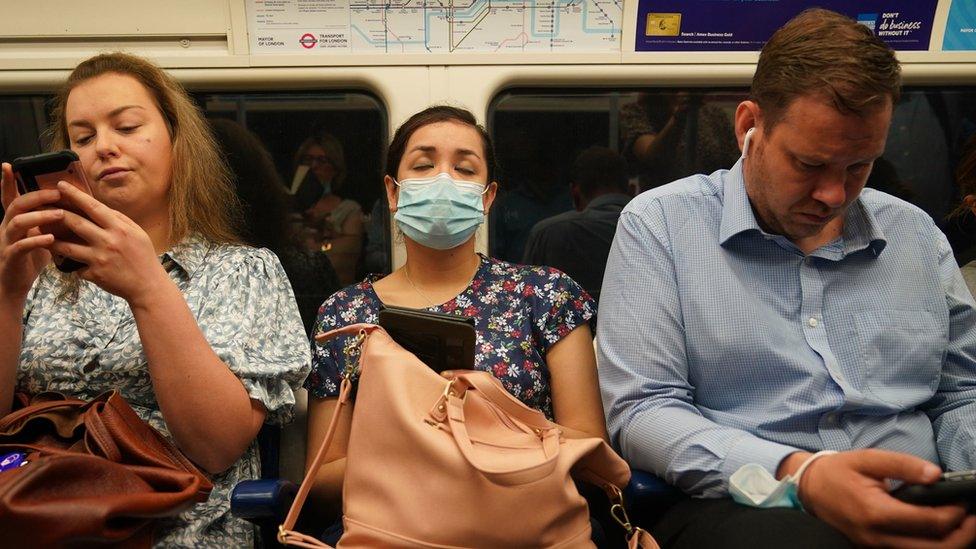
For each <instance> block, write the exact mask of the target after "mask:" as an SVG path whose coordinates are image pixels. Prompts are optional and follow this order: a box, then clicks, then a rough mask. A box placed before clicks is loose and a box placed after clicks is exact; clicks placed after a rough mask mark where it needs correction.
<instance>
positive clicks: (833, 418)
mask: <svg viewBox="0 0 976 549" xmlns="http://www.w3.org/2000/svg"><path fill="white" fill-rule="evenodd" d="M824 422H825V423H826V424H827V425H831V426H833V425H837V414H834V413H830V414H827V415H826V416H824Z"/></svg>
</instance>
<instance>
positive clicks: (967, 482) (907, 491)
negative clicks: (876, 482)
mask: <svg viewBox="0 0 976 549" xmlns="http://www.w3.org/2000/svg"><path fill="white" fill-rule="evenodd" d="M891 495H892V496H894V497H896V498H898V499H900V500H902V501H904V502H905V503H912V504H915V505H950V504H953V503H976V471H956V472H953V473H943V474H942V478H941V479H940V480H939V481H937V482H935V483H934V484H906V485H904V486H901V487H899V488H896V489H895V490H893V491H892V492H891ZM971 511H972V510H971Z"/></svg>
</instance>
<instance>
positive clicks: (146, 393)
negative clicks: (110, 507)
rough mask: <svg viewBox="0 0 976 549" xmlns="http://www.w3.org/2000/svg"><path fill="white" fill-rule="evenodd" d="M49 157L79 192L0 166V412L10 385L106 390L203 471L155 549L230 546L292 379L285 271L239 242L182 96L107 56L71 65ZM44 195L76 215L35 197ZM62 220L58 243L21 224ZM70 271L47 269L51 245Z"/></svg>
mask: <svg viewBox="0 0 976 549" xmlns="http://www.w3.org/2000/svg"><path fill="white" fill-rule="evenodd" d="M51 132H52V135H53V145H54V148H55V149H63V148H70V149H71V150H73V151H74V152H76V153H77V154H78V156H79V157H80V160H81V164H82V166H83V168H84V170H85V173H86V175H87V177H88V179H89V181H90V182H91V185H92V191H93V192H94V197H92V196H89V195H87V194H85V193H83V192H81V191H79V190H78V189H76V188H75V187H73V186H71V185H69V184H66V183H64V182H62V183H60V184H59V186H58V189H57V190H54V189H46V190H40V191H36V192H31V193H27V194H24V195H20V194H19V193H18V191H17V187H16V184H15V182H14V176H13V173H12V171H11V167H10V164H6V163H4V164H3V166H2V172H3V178H2V183H0V186H2V189H0V190H2V198H3V205H4V208H5V209H6V215H5V217H4V219H3V222H2V223H0V416H2V415H5V414H6V413H8V412H9V411H10V409H11V406H12V400H13V394H14V391H15V390H19V391H24V392H27V393H30V394H36V393H39V392H42V391H58V392H61V393H64V394H66V395H68V396H71V397H77V398H81V399H92V398H94V397H96V396H98V395H99V394H101V393H103V392H105V391H109V390H117V391H118V392H119V393H120V394H121V396H122V397H123V398H125V400H126V401H128V402H129V404H131V405H132V408H133V409H134V410H135V411H136V413H137V414H139V416H140V417H142V419H144V420H146V421H147V422H148V423H150V424H151V425H152V426H153V427H155V428H156V429H158V430H159V431H160V432H161V433H162V434H163V435H164V436H166V437H168V438H170V439H171V440H172V441H173V442H175V444H176V446H177V447H179V449H180V450H181V451H182V452H183V453H184V454H186V456H187V457H188V458H190V459H191V460H192V461H193V462H194V463H196V464H197V465H199V466H200V467H202V468H203V469H204V470H206V471H207V472H208V473H209V474H210V475H211V478H212V480H213V485H214V488H213V491H212V492H211V494H210V498H209V500H208V501H206V502H204V503H200V504H197V505H195V506H193V507H191V508H190V509H188V510H187V511H185V512H184V513H182V514H181V515H179V516H178V517H176V518H173V519H167V520H166V522H165V523H164V524H163V526H161V527H160V529H159V531H158V532H157V538H156V539H155V540H154V543H155V545H157V546H160V547H203V546H208V547H241V546H245V547H246V546H251V545H253V543H254V527H253V526H252V525H251V524H249V523H247V522H245V521H243V520H241V519H236V518H234V517H232V516H231V514H230V501H229V497H230V491H231V489H232V488H233V486H234V485H235V484H237V482H239V481H241V480H245V479H252V478H257V477H258V475H259V472H260V463H259V461H260V460H259V458H258V449H257V444H256V442H255V436H256V435H257V432H258V430H259V429H260V428H261V426H262V425H263V424H264V423H265V422H268V423H281V422H285V421H288V420H289V419H290V418H291V414H292V407H293V405H294V403H295V399H294V395H293V393H292V387H297V386H298V384H299V383H300V382H301V380H302V379H303V378H304V377H305V375H306V373H307V372H308V363H309V352H308V344H307V342H306V341H305V340H304V338H303V337H302V332H301V331H302V327H301V320H300V318H299V316H298V311H297V309H296V308H295V298H294V297H293V296H292V293H291V288H290V287H289V285H288V279H287V278H286V276H285V273H284V271H283V270H282V268H281V265H280V264H279V263H278V260H277V258H275V257H274V255H273V254H272V253H271V252H269V251H267V250H258V249H255V248H251V247H249V246H243V245H241V244H239V242H240V238H239V237H238V235H237V223H238V219H237V217H238V216H237V212H238V204H237V201H236V200H235V197H234V191H233V188H232V186H231V183H230V177H229V175H228V172H227V168H226V166H225V165H224V163H223V162H222V161H221V159H220V156H219V153H218V151H217V147H216V145H215V144H214V141H213V137H212V136H211V134H210V131H209V128H208V127H207V123H206V122H205V121H204V119H203V117H202V116H201V115H200V113H199V111H198V110H197V109H196V108H195V107H194V105H193V102H192V101H191V100H190V98H189V97H188V96H187V95H186V93H185V92H184V91H183V88H182V87H181V86H180V85H179V84H178V83H177V82H176V81H175V80H173V79H172V78H171V77H169V76H168V75H166V74H165V73H164V72H163V71H162V70H161V69H159V68H158V67H156V66H155V65H152V64H151V63H149V62H148V61H146V60H144V59H141V58H138V57H134V56H130V55H126V54H120V53H113V54H105V55H99V56H96V57H93V58H91V59H88V60H87V61H84V62H82V63H81V64H80V65H78V66H77V67H76V68H75V69H74V71H73V72H72V73H71V75H70V76H69V77H68V81H67V82H66V83H65V84H64V86H63V87H62V88H61V90H60V91H59V92H58V94H57V96H56V97H55V100H54V114H53V124H52V127H51ZM59 199H62V200H64V201H65V202H67V203H69V204H70V205H72V206H73V207H74V208H76V209H77V210H78V211H80V212H82V214H81V215H79V214H76V213H73V212H72V211H69V210H67V209H60V208H51V209H46V206H49V205H52V204H55V203H56V202H58V200H59ZM48 224H56V225H58V224H63V225H64V227H65V228H66V229H68V230H70V231H71V232H73V233H74V234H75V235H77V236H78V237H79V238H80V239H81V240H80V241H79V242H65V241H60V240H55V239H54V237H53V236H52V235H50V234H43V233H41V232H40V230H39V227H41V226H44V225H48ZM52 253H56V254H60V255H62V256H65V257H68V258H72V259H75V260H77V261H80V262H82V263H85V264H86V265H87V266H86V267H84V268H82V269H81V270H79V271H77V272H76V273H73V274H71V275H63V274H60V273H59V272H58V271H56V270H54V268H53V266H52V265H51V254H52Z"/></svg>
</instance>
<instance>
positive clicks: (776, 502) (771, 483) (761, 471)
mask: <svg viewBox="0 0 976 549" xmlns="http://www.w3.org/2000/svg"><path fill="white" fill-rule="evenodd" d="M729 495H731V496H732V499H734V500H735V501H736V502H737V503H740V504H742V505H748V506H749V507H760V508H763V509H769V508H773V507H789V508H794V509H799V508H801V506H800V498H799V495H798V494H797V481H795V480H793V478H792V477H789V476H788V477H786V478H784V479H783V480H776V478H774V477H773V475H771V474H769V471H767V470H766V469H765V468H763V467H762V466H761V465H758V464H756V463H747V464H746V465H743V466H742V467H740V468H739V470H737V471H736V472H735V473H732V476H731V477H729Z"/></svg>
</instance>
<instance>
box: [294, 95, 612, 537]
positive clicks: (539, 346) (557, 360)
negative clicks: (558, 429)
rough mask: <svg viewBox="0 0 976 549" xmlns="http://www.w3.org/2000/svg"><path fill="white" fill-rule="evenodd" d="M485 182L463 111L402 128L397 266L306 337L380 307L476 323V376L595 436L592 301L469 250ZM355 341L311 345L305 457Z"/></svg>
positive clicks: (329, 309) (334, 485)
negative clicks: (400, 259) (483, 374)
mask: <svg viewBox="0 0 976 549" xmlns="http://www.w3.org/2000/svg"><path fill="white" fill-rule="evenodd" d="M494 175H495V159H494V152H493V149H492V146H491V141H490V138H489V136H488V133H487V132H486V131H485V130H484V129H483V128H482V127H481V126H479V125H478V124H477V122H476V120H475V118H474V116H473V115H472V114H471V113H470V112H468V111H466V110H462V109H458V108H454V107H447V106H437V107H430V108H428V109H426V110H424V111H421V112H419V113H417V114H415V115H413V116H412V117H410V119H408V120H407V121H406V122H404V123H403V125H401V126H400V128H399V129H398V130H397V131H396V133H395V134H394V136H393V140H392V142H391V144H390V147H389V150H388V153H387V161H386V177H385V178H384V183H385V185H386V194H387V198H388V201H389V204H390V213H391V214H392V216H393V218H394V220H395V222H396V224H397V227H398V228H399V229H400V230H401V231H402V232H403V234H404V238H403V240H404V246H405V248H406V252H407V259H406V263H405V264H404V265H403V266H402V267H400V268H399V269H397V270H396V271H394V272H393V273H392V274H390V275H389V276H386V277H380V276H371V277H368V278H367V279H366V280H364V281H362V282H360V283H358V284H356V285H353V286H350V287H347V288H344V289H343V290H341V291H339V292H338V293H336V294H335V295H333V296H332V297H330V298H329V299H328V300H326V302H325V303H324V304H323V305H322V309H321V311H320V312H319V319H318V323H317V324H316V332H324V331H328V330H332V329H335V328H339V327H342V326H345V325H349V324H355V323H359V322H369V323H376V322H377V317H378V313H379V310H380V308H381V307H382V306H383V305H396V306H401V307H410V308H415V309H422V310H425V311H430V312H435V313H446V314H452V315H458V316H463V317H470V318H474V319H475V330H476V333H477V342H476V345H475V349H476V355H475V368H476V369H478V370H483V371H487V372H491V373H492V374H494V375H495V377H497V378H498V379H499V380H500V381H501V383H502V385H503V386H504V387H505V388H506V389H507V390H508V391H509V392H510V393H511V394H512V395H513V396H515V397H517V398H518V399H520V400H521V401H522V402H524V403H525V404H526V405H528V406H530V407H532V408H536V409H538V410H541V411H542V412H543V413H545V414H546V416H547V417H549V418H550V419H555V420H556V421H558V422H559V423H560V424H561V425H564V426H566V427H568V428H569V429H572V430H576V431H580V432H583V433H585V434H586V435H587V436H594V437H605V436H606V431H605V427H604V419H603V409H602V407H601V405H600V394H599V389H598V387H597V378H596V361H595V357H594V355H593V339H592V335H591V331H590V326H589V323H588V321H589V320H590V319H591V318H592V316H593V313H594V307H593V301H592V299H591V298H590V297H589V296H588V295H587V294H586V292H585V291H583V290H582V288H580V287H579V285H577V284H576V283H575V282H573V280H572V279H571V278H569V277H568V276H566V275H565V274H563V273H561V272H559V271H557V270H555V269H547V268H541V267H530V266H525V265H515V264H511V263H506V262H504V261H499V260H497V259H492V258H489V257H485V256H483V255H480V254H477V253H475V239H474V235H475V231H476V230H477V229H478V226H480V225H481V223H482V222H483V221H484V218H485V214H487V213H488V211H489V210H490V209H491V206H492V202H493V201H494V198H495V193H496V190H497V188H498V184H497V183H496V182H495V180H494ZM354 342H355V338H354V337H339V338H336V339H332V340H330V341H328V342H326V343H323V344H316V345H315V347H314V350H313V363H314V367H313V371H312V374H311V375H310V376H309V378H308V380H307V381H306V384H305V385H306V387H307V388H308V390H309V394H310V396H311V397H312V398H310V401H309V421H308V454H307V461H309V462H310V461H311V460H312V459H313V458H314V456H315V453H316V452H317V450H318V448H319V447H320V446H321V443H322V439H323V437H324V436H325V432H326V427H327V424H328V421H329V419H330V418H331V417H332V414H333V411H334V410H335V409H336V404H337V401H338V399H337V398H336V397H337V395H338V394H339V384H340V381H341V376H342V373H343V371H344V370H345V369H346V367H347V366H350V365H352V364H355V363H356V361H357V360H358V358H359V357H358V347H357V346H356V345H355V344H354ZM343 410H344V411H343V414H344V416H343V418H342V420H341V422H340V424H339V428H338V430H337V432H336V433H337V434H336V438H335V441H333V444H332V446H331V447H330V449H329V454H328V455H327V456H326V462H327V463H326V465H325V466H323V467H322V469H321V472H320V473H319V478H318V479H317V484H316V486H315V487H314V488H313V491H312V495H313V497H315V498H316V499H318V501H319V503H320V505H322V504H328V503H331V504H332V505H333V506H334V508H337V506H338V503H339V500H340V496H341V489H342V479H343V474H344V471H345V454H346V437H347V436H348V432H349V430H348V426H349V421H350V419H351V407H349V406H346V407H344V408H343ZM567 434H568V435H569V436H573V433H572V432H569V431H567ZM389 459H396V456H389ZM380 474H382V473H380ZM485 527H486V528H494V527H497V525H485Z"/></svg>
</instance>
